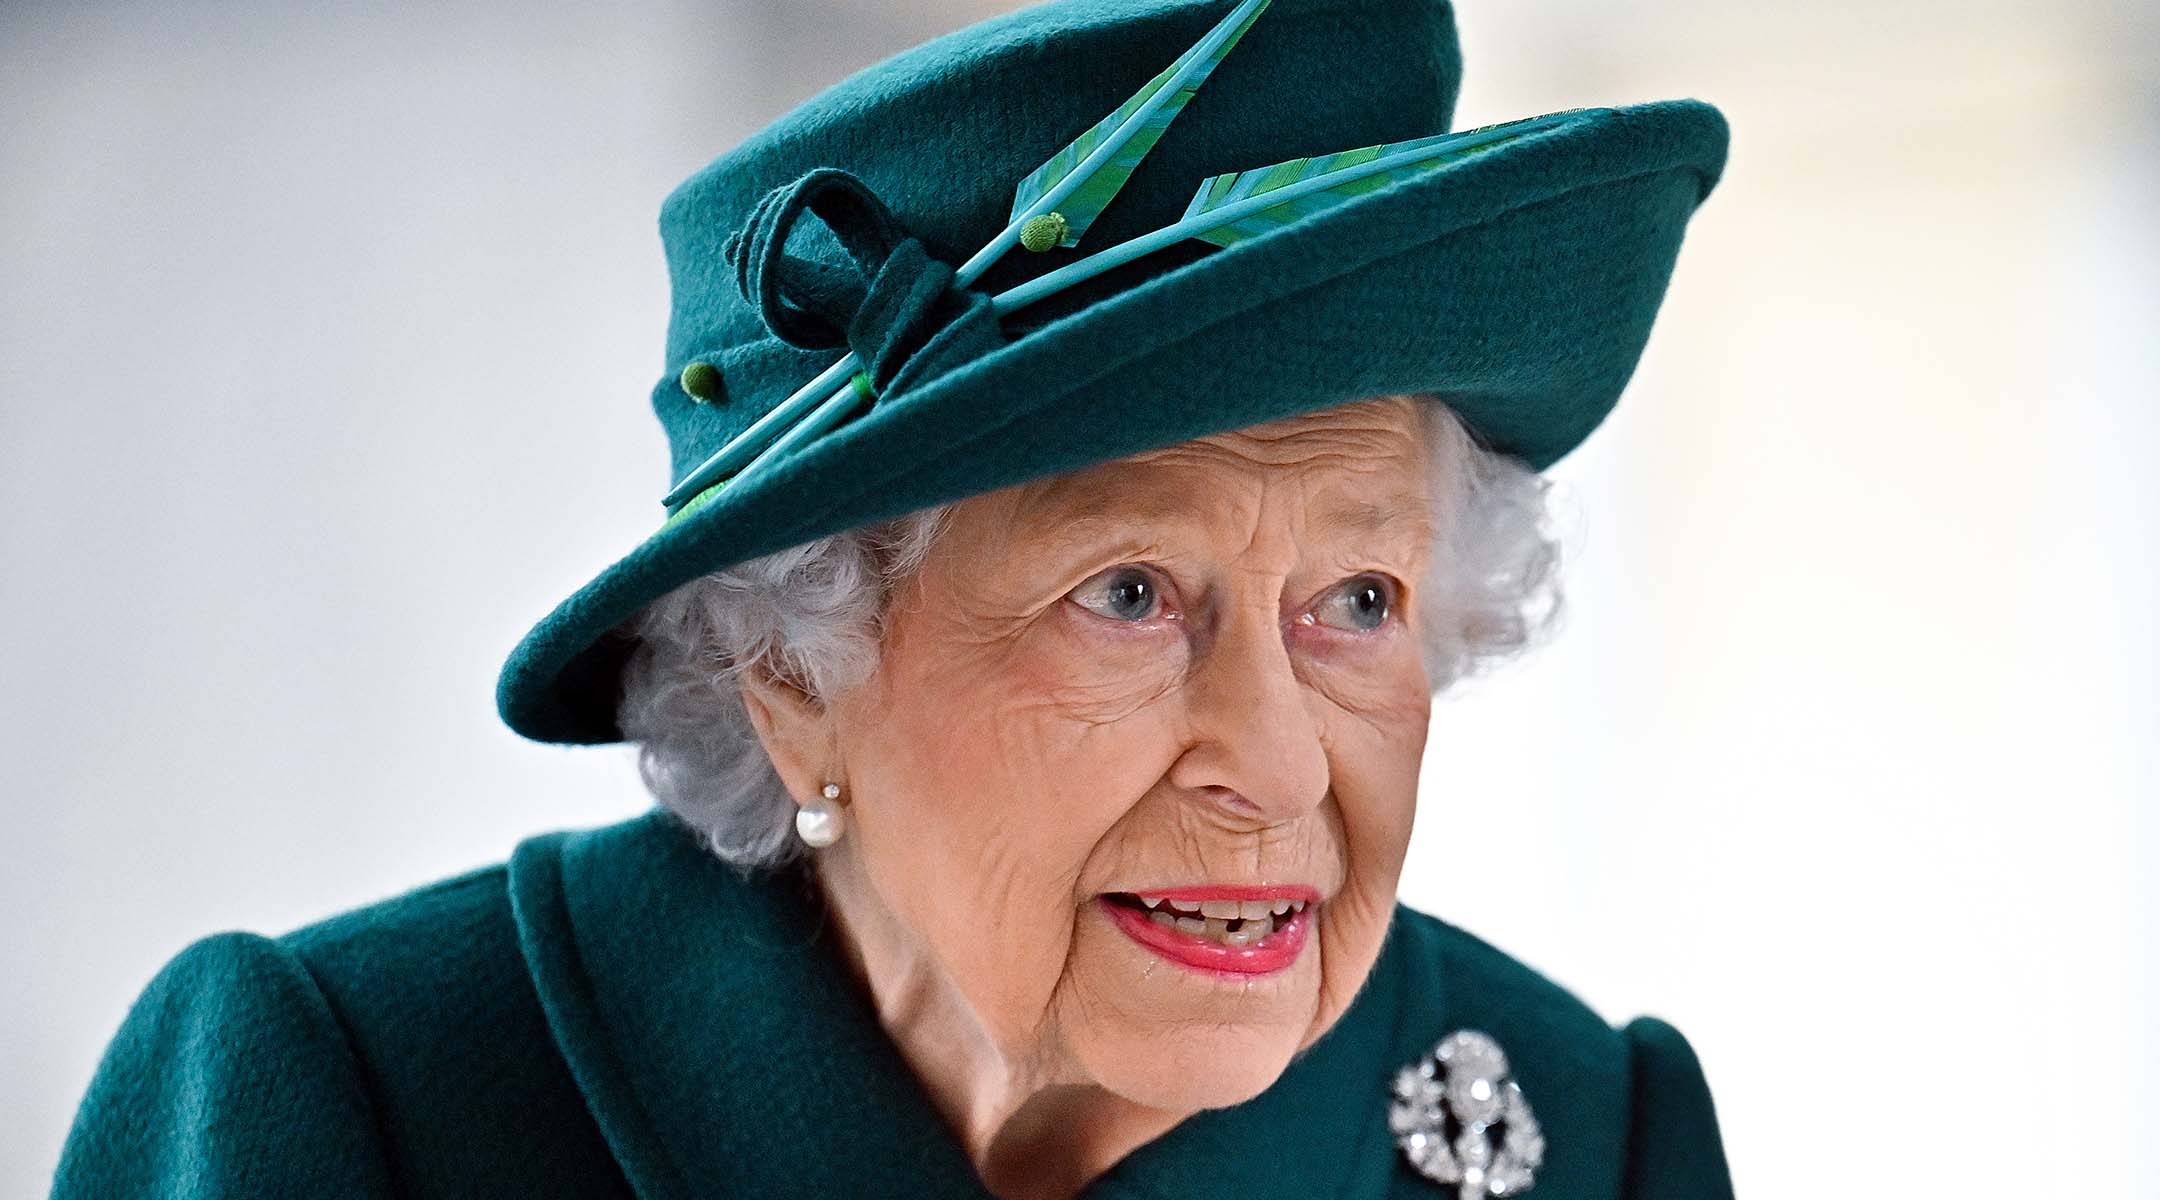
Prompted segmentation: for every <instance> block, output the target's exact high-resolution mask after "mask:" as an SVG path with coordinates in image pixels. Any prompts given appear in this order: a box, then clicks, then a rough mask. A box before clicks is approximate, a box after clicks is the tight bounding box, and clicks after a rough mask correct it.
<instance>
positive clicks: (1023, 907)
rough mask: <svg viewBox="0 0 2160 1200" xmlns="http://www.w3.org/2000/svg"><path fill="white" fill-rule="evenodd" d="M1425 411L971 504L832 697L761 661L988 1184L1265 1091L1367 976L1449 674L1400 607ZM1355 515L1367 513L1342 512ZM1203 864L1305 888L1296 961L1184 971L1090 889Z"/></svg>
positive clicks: (930, 1076) (763, 705) (1203, 441)
mask: <svg viewBox="0 0 2160 1200" xmlns="http://www.w3.org/2000/svg"><path fill="white" fill-rule="evenodd" d="M1420 403H1422V402H1420V401H1417V400H1414V399H1411V398H1408V397H1377V398H1374V399H1369V400H1366V401H1362V402H1359V403H1357V404H1351V405H1345V406H1342V407H1339V408H1334V409H1329V410H1324V411H1320V412H1315V413H1307V414H1301V415H1299V416H1296V417H1292V418H1289V419H1286V420H1283V421H1278V422H1274V423H1270V424H1267V425H1259V426H1253V427H1251V428H1247V429H1243V430H1237V431H1233V432H1229V433H1224V434H1218V435H1212V436H1209V437H1204V438H1199V439H1196V440H1194V441H1190V442H1185V443H1182V444H1179V445H1176V446H1171V447H1167V448H1164V449H1160V450H1154V451H1149V452H1146V453H1143V454H1138V455H1135V456H1132V457H1130V458H1126V459H1119V460H1116V461H1113V462H1108V463H1103V464H1099V465H1096V466H1093V467H1090V468H1087V469H1085V470H1082V471H1079V472H1075V473H1072V474H1068V475H1062V476H1055V477H1051V478H1047V479H1041V480H1036V481H1032V482H1030V483H1027V484H1024V485H1019V486H1015V487H1010V488H1005V489H1002V490H999V491H995V492H989V493H985V494H982V495H978V496H973V497H969V498H968V499H966V500H964V501H962V502H960V504H959V505H958V506H957V507H956V509H955V511H954V513H953V517H952V523H951V525H950V526H949V529H948V531H947V533H946V535H945V536H944V537H943V538H942V539H941V540H940V541H939V542H938V544H937V546H936V547H935V549H934V550H933V551H932V553H931V555H930V557H929V558H928V559H927V560H926V561H925V563H924V564H923V568H922V570H921V571H920V572H919V573H918V574H917V575H916V576H915V577H914V578H913V579H912V580H911V582H910V583H909V584H908V585H907V586H906V587H904V588H903V589H902V590H901V591H900V592H899V593H897V594H896V595H895V597H894V599H893V605H894V607H893V609H892V611H891V614H890V617H889V623H888V626H887V628H886V632H885V636H884V643H883V650H882V654H883V657H882V660H881V662H880V665H879V667H878V670H877V671H876V673H875V674H874V675H873V676H872V677H871V678H870V679H869V680H868V681H866V682H865V683H864V684H862V685H861V686H859V687H857V688H855V689H854V690H852V691H850V692H848V693H846V694H843V695H841V696H838V697H834V698H833V699H832V700H831V701H830V702H828V703H819V702H817V701H815V700H813V699H812V698H810V697H808V696H806V695H804V694H803V693H802V692H800V691H798V690H796V689H794V688H793V687H791V686H789V685H788V684H787V683H785V682H784V681H781V680H779V679H777V678H776V677H773V676H770V675H760V676H757V677H755V678H746V680H745V683H744V689H745V698H746V700H747V701H748V702H749V707H750V711H751V714H752V719H753V722H754V724H755V725H756V727H757V729H758V732H759V735H760V737H761V739H762V740H763V741H764V743H765V745H766V748H767V750H768V752H770V753H771V754H772V757H773V760H774V763H775V765H776V767H777V768H778V770H779V772H780V775H781V777H782V779H783V780H784V781H785V783H786V784H787V786H788V788H789V789H790V791H791V792H792V793H793V794H794V796H795V797H796V799H797V801H798V803H801V802H806V801H808V800H810V799H811V798H813V797H815V796H816V795H817V793H818V789H819V788H820V786H821V785H822V784H823V782H824V781H825V780H827V779H832V780H835V781H837V782H839V783H840V784H841V785H842V787H843V789H844V792H843V796H842V801H841V802H842V803H843V804H844V805H845V808H846V817H847V832H846V835H845V836H844V837H843V838H842V839H841V841H840V842H839V843H837V844H836V845H834V846H832V847H830V848H828V849H824V850H820V851H816V852H814V853H815V854H816V855H817V870H818V874H819V877H820V878H821V880H822V881H823V884H824V886H825V888H826V890H827V893H828V895H830V896H831V898H832V901H833V904H834V907H835V910H836V911H837V913H838V914H839V918H840V922H841V924H842V926H843V930H844V934H845V940H846V941H847V942H848V943H849V944H850V948H851V952H852V954H853V956H854V959H855V965H856V967H857V969H858V970H859V971H860V973H861V974H862V976H863V978H864V980H865V981H866V983H867V984H868V986H869V988H870V991H871V994H872V995H873V996H874V997H875V1000H876V1003H877V1006H878V1009H879V1011H880V1014H881V1016H882V1019H883V1021H884V1023H885V1025H886V1028H887V1029H888V1030H889V1031H890V1032H891V1034H892V1036H893V1038H894V1040H895V1042H896V1043H897V1044H898V1045H899V1046H900V1048H901V1050H902V1052H903V1053H904V1055H905V1056H906V1057H907V1059H908V1060H909V1062H910V1063H911V1065H912V1066H913V1067H914V1069H915V1071H916V1072H917V1074H918V1075H919V1076H920V1077H921V1078H922V1080H923V1082H924V1084H925V1085H926V1087H927V1088H928V1089H929V1091H930V1093H931V1095H932V1096H933V1098H934V1099H935V1100H936V1102H937V1103H938V1105H939V1107H940V1108H941V1109H942V1111H943V1114H944V1116H945V1118H946V1120H947V1122H948V1123H949V1124H950V1125H951V1126H952V1128H953V1129H954V1130H955V1132H956V1134H957V1135H958V1136H959V1137H960V1139H961V1141H962V1143H963V1145H965V1147H966V1148H967V1150H968V1152H969V1153H970V1155H971V1156H972V1157H973V1158H974V1161H975V1163H976V1166H977V1169H978V1170H979V1171H980V1172H981V1174H982V1175H983V1178H984V1180H985V1182H986V1183H988V1184H989V1185H990V1186H991V1188H992V1189H993V1190H994V1191H996V1192H997V1193H998V1194H1000V1195H1001V1196H1005V1197H1009V1198H1012V1197H1022V1196H1028V1197H1037V1196H1059V1197H1064V1196H1070V1195H1072V1194H1073V1193H1074V1192H1075V1191H1076V1190H1077V1189H1079V1188H1080V1187H1082V1186H1083V1185H1085V1184H1086V1182H1087V1181H1089V1180H1090V1179H1092V1178H1094V1177H1095V1176H1096V1175H1098V1174H1100V1173H1101V1172H1102V1171H1104V1170H1106V1169H1108V1168H1109V1167H1110V1166H1111V1165H1112V1164H1114V1163H1115V1162H1116V1161H1117V1160H1118V1159H1119V1158H1121V1157H1123V1156H1124V1155H1125V1154H1126V1153H1128V1152H1130V1151H1131V1150H1132V1149H1134V1148H1135V1147H1137V1146H1139V1145H1140V1144H1142V1143H1144V1142H1146V1141H1148V1140H1150V1139H1152V1138H1154V1137H1156V1136H1159V1135H1160V1134H1161V1133H1162V1132H1164V1131H1166V1130H1167V1129H1169V1128H1170V1127H1171V1126H1172V1125H1174V1124H1176V1123H1177V1122H1178V1121H1180V1120H1182V1119H1184V1118H1185V1117H1186V1116H1188V1115H1190V1114H1191V1113H1193V1112H1194V1111H1196V1110H1198V1109H1202V1108H1213V1107H1221V1106H1225V1105H1230V1104H1235V1103H1238V1102H1240V1101H1243V1100H1245V1099H1247V1098H1249V1097H1251V1096H1253V1095H1255V1094H1257V1093H1258V1092H1260V1091H1262V1090H1263V1089H1265V1088H1266V1087H1267V1086H1268V1085H1269V1084H1270V1083H1272V1082H1273V1081H1274V1080H1275V1079H1276V1077H1277V1076H1278V1075H1280V1074H1281V1072H1282V1070H1283V1068H1284V1066H1285V1065H1287V1064H1288V1062H1289V1061H1290V1059H1291V1057H1292V1056H1293V1055H1294V1054H1295V1053H1297V1052H1298V1051H1299V1050H1301V1049H1303V1048H1304V1047H1306V1046H1308V1045H1310V1044H1311V1043H1312V1042H1313V1041H1314V1040H1316V1039H1317V1038H1318V1037H1319V1036H1320V1035H1321V1034H1322V1033H1324V1032H1326V1031H1327V1029H1328V1028H1329V1027H1330V1026H1331V1025H1332V1024H1333V1023H1334V1022H1335V1020H1336V1019H1337V1018H1338V1017H1339V1016H1341V1015H1342V1012H1343V1010H1344V1009H1345V1008H1346V1007H1347V1006H1348V1005H1349V1003H1350V1001H1351V998H1352V997H1353V995H1354V994H1355V993H1356V992H1357V990H1358V989H1359V987H1360V986H1361V985H1362V984H1363V983H1364V981H1365V978H1366V976H1367V974H1368V972H1369V971H1370V969H1371V967H1372V964H1373V962H1374V960H1375V958H1376V957H1377V955H1378V953H1379V950H1380V945H1381V941H1382V937H1383V935H1384V934H1385V932H1386V929H1387V925H1388V920H1389V916H1390V914H1391V912H1392V908H1393V905H1394V900H1395V888H1396V881H1397V877H1398V875H1399V874H1400V871H1401V867H1402V861H1403V853H1404V850H1405V847H1406V845H1407V843H1408V841H1409V837H1410V826H1411V813H1412V808H1413V804H1414V800H1415V797H1416V789H1417V778H1418V766H1419V762H1420V759H1421V756H1422V753H1423V750H1424V746H1425V736H1426V725H1427V720H1428V717H1429V715H1430V708H1431V698H1432V697H1431V692H1430V689H1429V687H1428V684H1427V681H1426V676H1425V671H1424V667H1423V665H1422V661H1421V658H1420V655H1419V651H1418V644H1417V639H1416V637H1415V635H1414V630H1413V628H1412V627H1411V625H1410V623H1409V621H1410V614H1411V613H1412V612H1413V611H1414V610H1415V609H1416V606H1417V605H1418V604H1419V603H1420V600H1421V596H1420V595H1419V593H1418V584H1419V581H1420V580H1422V579H1423V578H1424V573H1425V570H1426V566H1427V558H1428V555H1429V554H1430V553H1431V552H1432V551H1431V539H1430V525H1429V521H1430V516H1429V514H1430V511H1431V510H1430V503H1429V500H1428V499H1427V497H1428V495H1429V491H1430V487H1431V481H1430V480H1429V479H1428V478H1427V471H1428V470H1429V469H1432V468H1431V467H1430V465H1429V464H1428V462H1427V461H1426V456H1427V452H1426V450H1425V440H1424V437H1423V435H1422V432H1421V431H1422V428H1423V425H1422V422H1423V421H1424V420H1425V416H1424V414H1423V412H1422V411H1421V410H1420V409H1419V408H1418V405H1419V404H1420ZM1349 503H1364V504H1369V505H1376V506H1379V507H1378V508H1377V509H1372V510H1368V512H1375V513H1377V514H1378V515H1379V518H1380V519H1378V520H1368V521H1366V522H1364V523H1362V524H1360V523H1356V522H1349V523H1331V522H1330V521H1328V520H1327V519H1326V517H1327V516H1328V514H1329V513H1330V512H1331V510H1335V509H1337V508H1338V507H1339V506H1342V505H1344V504H1349ZM1083 518H1084V519H1083ZM1135 583H1142V584H1145V585H1147V586H1146V587H1135V586H1134V585H1135ZM1375 583H1377V584H1378V586H1379V589H1380V593H1379V594H1380V595H1382V596H1384V597H1385V598H1386V604H1385V607H1384V608H1382V607H1381V606H1380V605H1377V604H1375V603H1373V599H1372V598H1373V592H1372V591H1371V590H1370V589H1371V587H1372V585H1374V584H1375ZM1211 882H1217V883H1220V882H1230V883H1308V884H1311V885H1312V886H1313V887H1315V888H1317V889H1318V890H1319V893H1320V895H1321V897H1322V900H1321V901H1320V903H1319V904H1318V905H1317V906H1316V907H1315V908H1314V909H1313V914H1314V916H1313V921H1312V933H1311V937H1310V939H1309V940H1308V942H1307V943H1306V945H1305V948H1304V951H1303V953H1302V954H1300V955H1299V957H1298V959H1297V961H1296V962H1295V963H1294V964H1292V965H1291V966H1290V967H1288V968H1286V969H1284V970H1282V971H1279V972H1276V973H1275V974H1273V975H1268V976H1258V977H1248V978H1245V979H1242V980H1241V979H1235V978H1230V977H1226V976H1219V975H1212V974H1204V973H1200V972H1196V971H1193V970H1190V969H1188V968H1185V967H1183V966H1180V965H1179V964H1176V963H1173V962H1170V961H1167V960H1164V959H1161V958H1159V957H1157V956H1156V955H1154V954H1153V953H1152V952H1150V951H1148V950H1146V949H1143V948H1142V947H1141V946H1139V945H1138V944H1137V943H1135V942H1133V941H1132V940H1131V939H1129V938H1128V937H1127V936H1126V935H1125V934H1123V933H1122V932H1120V931H1119V930H1118V929H1117V928H1116V927H1115V926H1114V925H1112V924H1111V923H1110V921H1109V920H1108V918H1107V917H1105V916H1104V914H1103V913H1102V912H1101V911H1099V909H1098V907H1097V905H1096V898H1097V897H1098V896H1099V895H1100V894H1101V893H1104V892H1109V891H1138V890H1143V889H1145V888H1148V887H1151V886H1153V887H1168V886H1172V885H1178V884H1198V883H1211Z"/></svg>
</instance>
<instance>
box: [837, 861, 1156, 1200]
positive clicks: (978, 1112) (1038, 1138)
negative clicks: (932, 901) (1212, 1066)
mask: <svg viewBox="0 0 2160 1200" xmlns="http://www.w3.org/2000/svg"><path fill="white" fill-rule="evenodd" d="M816 874H817V877H818V881H819V884H820V886H821V888H822V889H823V891H824V895H825V898H826V906H827V908H828V910H829V911H830V912H831V913H832V915H833V918H834V923H835V924H836V925H837V926H838V932H839V933H840V935H841V943H842V945H843V947H844V948H845V953H846V957H847V960H848V963H849V965H850V967H851V968H852V969H853V971H854V973H855V975H856V977H857V978H858V979H860V980H861V981H862V983H863V985H864V986H865V987H866V988H867V989H868V991H869V994H870V997H871V1001H872V1003H873V1004H874V1005H875V1007H876V1009H877V1014H878V1020H879V1022H880V1023H881V1024H882V1025H883V1026H884V1027H885V1031H886V1033H887V1034H888V1035H889V1036H890V1037H891V1038H892V1040H893V1043H894V1044H895V1045H896V1046H898V1047H899V1049H900V1053H901V1057H902V1058H904V1059H905V1060H906V1061H907V1063H908V1065H909V1067H911V1068H912V1069H913V1070H914V1072H915V1076H916V1078H917V1079H918V1080H920V1081H921V1082H922V1084H923V1087H924V1090H925V1091H926V1092H928V1093H929V1095H930V1098H931V1101H932V1103H934V1104H935V1105H937V1107H938V1110H939V1114H940V1115H941V1116H942V1117H943V1118H944V1120H945V1124H946V1125H947V1127H949V1128H950V1129H951V1130H952V1131H953V1133H954V1135H955V1136H956V1137H957V1138H958V1140H959V1142H960V1144H961V1147H962V1149H963V1150H964V1151H965V1152H966V1153H967V1156H968V1159H969V1160H970V1161H971V1162H973V1163H974V1165H975V1170H976V1173H977V1174H978V1175H980V1176H981V1177H982V1180H983V1183H984V1185H985V1186H986V1187H988V1188H989V1189H990V1191H991V1192H992V1193H994V1194H995V1195H997V1196H999V1197H1001V1200H1069V1198H1070V1197H1072V1196H1074V1195H1076V1194H1077V1193H1078V1192H1079V1191H1080V1190H1081V1189H1082V1188H1083V1187H1085V1186H1086V1185H1087V1184H1088V1183H1089V1182H1090V1181H1091V1180H1093V1179H1094V1178H1095V1177H1097V1176H1099V1175H1101V1174H1102V1173H1103V1172H1105V1171H1107V1170H1109V1169H1110V1167H1112V1166H1113V1165H1115V1164H1116V1163H1117V1161H1118V1160H1119V1159H1122V1158H1124V1157H1125V1156H1126V1155H1127V1154H1129V1153H1131V1152H1132V1151H1133V1150H1135V1149H1137V1148H1139V1147H1140V1146H1142V1145H1144V1144H1146V1143H1147V1142H1150V1141H1153V1140H1154V1139H1155V1138H1157V1137H1160V1136H1162V1135H1163V1134H1164V1133H1166V1132H1168V1131H1169V1130H1170V1128H1171V1127H1172V1126H1175V1125H1176V1124H1177V1123H1178V1122H1179V1121H1182V1120H1183V1119H1184V1118H1185V1117H1187V1116H1189V1115H1190V1114H1189V1113H1180V1112H1169V1111H1165V1110H1163V1109H1156V1108H1149V1107H1146V1106H1144V1105H1139V1104H1135V1103H1133V1102H1131V1101H1129V1100H1127V1099H1125V1098H1124V1097H1122V1096H1119V1095H1116V1094H1115V1093H1112V1092H1109V1091H1107V1090H1105V1089H1103V1088H1101V1087H1099V1086H1097V1085H1096V1084H1094V1083H1093V1082H1092V1081H1089V1080H1086V1079H1083V1078H1079V1077H1077V1075H1076V1073H1075V1072H1074V1071H1072V1070H1071V1069H1070V1067H1069V1066H1068V1065H1067V1064H1066V1060H1065V1058H1064V1056H1063V1055H1062V1054H1061V1053H1059V1048H1058V1045H1057V1036H1056V1031H1055V1030H1054V1028H1050V1027H1049V1026H1050V1022H1049V1019H1048V1017H1047V1016H1046V1017H1045V1021H1044V1025H1043V1027H1042V1028H1039V1029H1038V1030H1036V1031H1035V1032H1034V1034H1033V1035H1032V1036H1031V1037H1030V1038H1028V1039H1026V1043H1027V1044H1025V1045H1021V1046H1013V1045H1009V1044H1004V1043H1002V1042H1001V1041H1000V1039H999V1038H998V1037H996V1036H995V1035H994V1034H993V1033H992V1031H991V1030H990V1029H988V1028H987V1027H986V1026H985V1025H984V1024H983V1022H982V1021H981V1020H980V1018H979V1017H977V1015H976V1013H975V1011H974V1009H973V1007H972V1006H971V1005H970V1004H969V1003H968V1002H967V1000H966V998H965V997H963V996H962V995H961V994H960V993H959V992H958V990H957V989H956V988H955V987H954V986H953V985H952V982H951V980H950V978H949V977H948V976H947V975H946V973H945V971H944V970H943V969H942V968H940V967H939V966H938V964H937V963H936V961H935V960H934V958H933V957H932V956H931V955H930V954H929V952H928V950H927V948H926V947H923V946H922V945H921V944H920V942H919V940H918V939H916V938H915V937H914V936H913V935H912V934H911V933H910V932H909V931H908V930H907V929H906V927H905V926H904V925H903V924H902V923H901V922H900V921H899V920H898V918H896V917H894V916H893V914H892V913H891V911H890V910H888V909H887V908H886V907H885V906H884V905H883V904H882V903H880V902H879V901H878V900H877V898H876V896H875V895H874V894H873V893H872V892H871V891H870V889H869V888H868V886H867V882H868V881H867V880H866V879H864V878H863V876H862V874H861V871H860V868H859V866H858V865H857V864H856V863H855V861H854V857H853V856H852V855H850V854H845V853H831V852H828V853H826V854H823V855H820V856H819V859H818V869H817V872H816Z"/></svg>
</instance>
